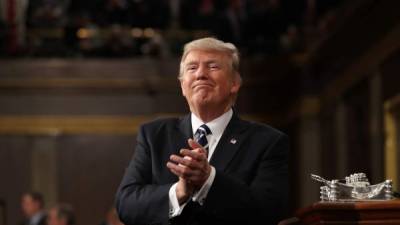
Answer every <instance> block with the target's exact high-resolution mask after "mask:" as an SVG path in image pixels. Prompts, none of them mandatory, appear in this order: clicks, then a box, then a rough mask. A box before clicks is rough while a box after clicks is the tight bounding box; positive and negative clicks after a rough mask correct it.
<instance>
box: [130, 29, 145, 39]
mask: <svg viewBox="0 0 400 225" xmlns="http://www.w3.org/2000/svg"><path fill="white" fill-rule="evenodd" d="M131 35H132V37H134V38H140V37H142V36H143V30H142V29H140V28H132V30H131Z"/></svg>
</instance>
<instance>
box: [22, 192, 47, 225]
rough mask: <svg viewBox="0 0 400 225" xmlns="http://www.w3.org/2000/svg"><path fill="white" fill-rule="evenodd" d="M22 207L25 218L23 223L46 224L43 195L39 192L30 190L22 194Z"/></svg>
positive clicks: (27, 224)
mask: <svg viewBox="0 0 400 225" xmlns="http://www.w3.org/2000/svg"><path fill="white" fill-rule="evenodd" d="M21 208H22V212H23V214H24V216H25V220H24V221H23V222H22V223H21V225H46V213H45V211H44V200H43V196H42V194H41V193H39V192H28V193H25V194H23V195H22V198H21Z"/></svg>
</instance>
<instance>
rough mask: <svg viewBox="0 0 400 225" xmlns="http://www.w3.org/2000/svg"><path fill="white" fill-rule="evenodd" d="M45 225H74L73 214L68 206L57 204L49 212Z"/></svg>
mask: <svg viewBox="0 0 400 225" xmlns="http://www.w3.org/2000/svg"><path fill="white" fill-rule="evenodd" d="M48 214H49V215H48V218H47V225H75V223H76V220H75V213H74V210H73V208H72V207H71V206H70V205H68V204H59V205H56V206H54V207H52V208H51V209H50V210H49V213H48Z"/></svg>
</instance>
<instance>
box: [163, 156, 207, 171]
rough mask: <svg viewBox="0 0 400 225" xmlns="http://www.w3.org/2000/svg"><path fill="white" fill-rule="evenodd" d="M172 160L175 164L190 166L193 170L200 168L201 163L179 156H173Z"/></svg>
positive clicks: (188, 157)
mask: <svg viewBox="0 0 400 225" xmlns="http://www.w3.org/2000/svg"><path fill="white" fill-rule="evenodd" d="M170 160H171V161H172V162H175V163H176V164H181V165H184V166H188V167H190V168H192V169H196V168H200V163H199V162H198V161H196V160H193V159H192V157H190V156H185V157H183V158H182V157H180V156H177V155H171V156H170Z"/></svg>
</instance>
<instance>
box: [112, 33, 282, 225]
mask: <svg viewBox="0 0 400 225" xmlns="http://www.w3.org/2000/svg"><path fill="white" fill-rule="evenodd" d="M179 81H180V85H181V89H182V93H183V96H184V97H185V98H186V100H187V102H188V105H189V108H190V111H191V113H190V114H189V115H187V116H185V117H183V118H170V119H159V120H156V121H153V122H149V123H147V124H144V125H142V126H141V127H140V129H139V133H138V137H137V145H136V150H135V153H134V155H133V158H132V160H131V162H130V163H129V166H128V168H127V169H126V171H125V175H124V177H123V179H122V182H121V184H120V187H119V189H118V191H117V194H116V208H117V211H118V213H119V216H120V219H121V220H122V222H123V223H124V224H125V225H133V224H135V225H140V224H186V225H187V224H219V225H224V224H276V223H277V222H278V221H279V220H280V219H282V217H284V216H285V215H284V213H285V210H286V208H287V196H288V193H287V192H288V154H289V140H288V137H287V135H286V134H284V133H283V132H281V131H278V130H277V129H275V128H272V127H270V126H268V125H264V124H260V123H256V122H249V121H245V120H242V119H240V118H239V116H238V114H237V112H236V111H235V110H233V105H234V103H235V100H236V97H237V94H238V91H239V89H240V86H241V76H240V74H239V53H238V50H237V48H236V47H235V46H234V45H233V44H231V43H225V42H223V41H220V40H218V39H215V38H202V39H198V40H194V41H192V42H190V43H188V44H186V45H185V47H184V52H183V56H182V58H181V63H180V73H179Z"/></svg>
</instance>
